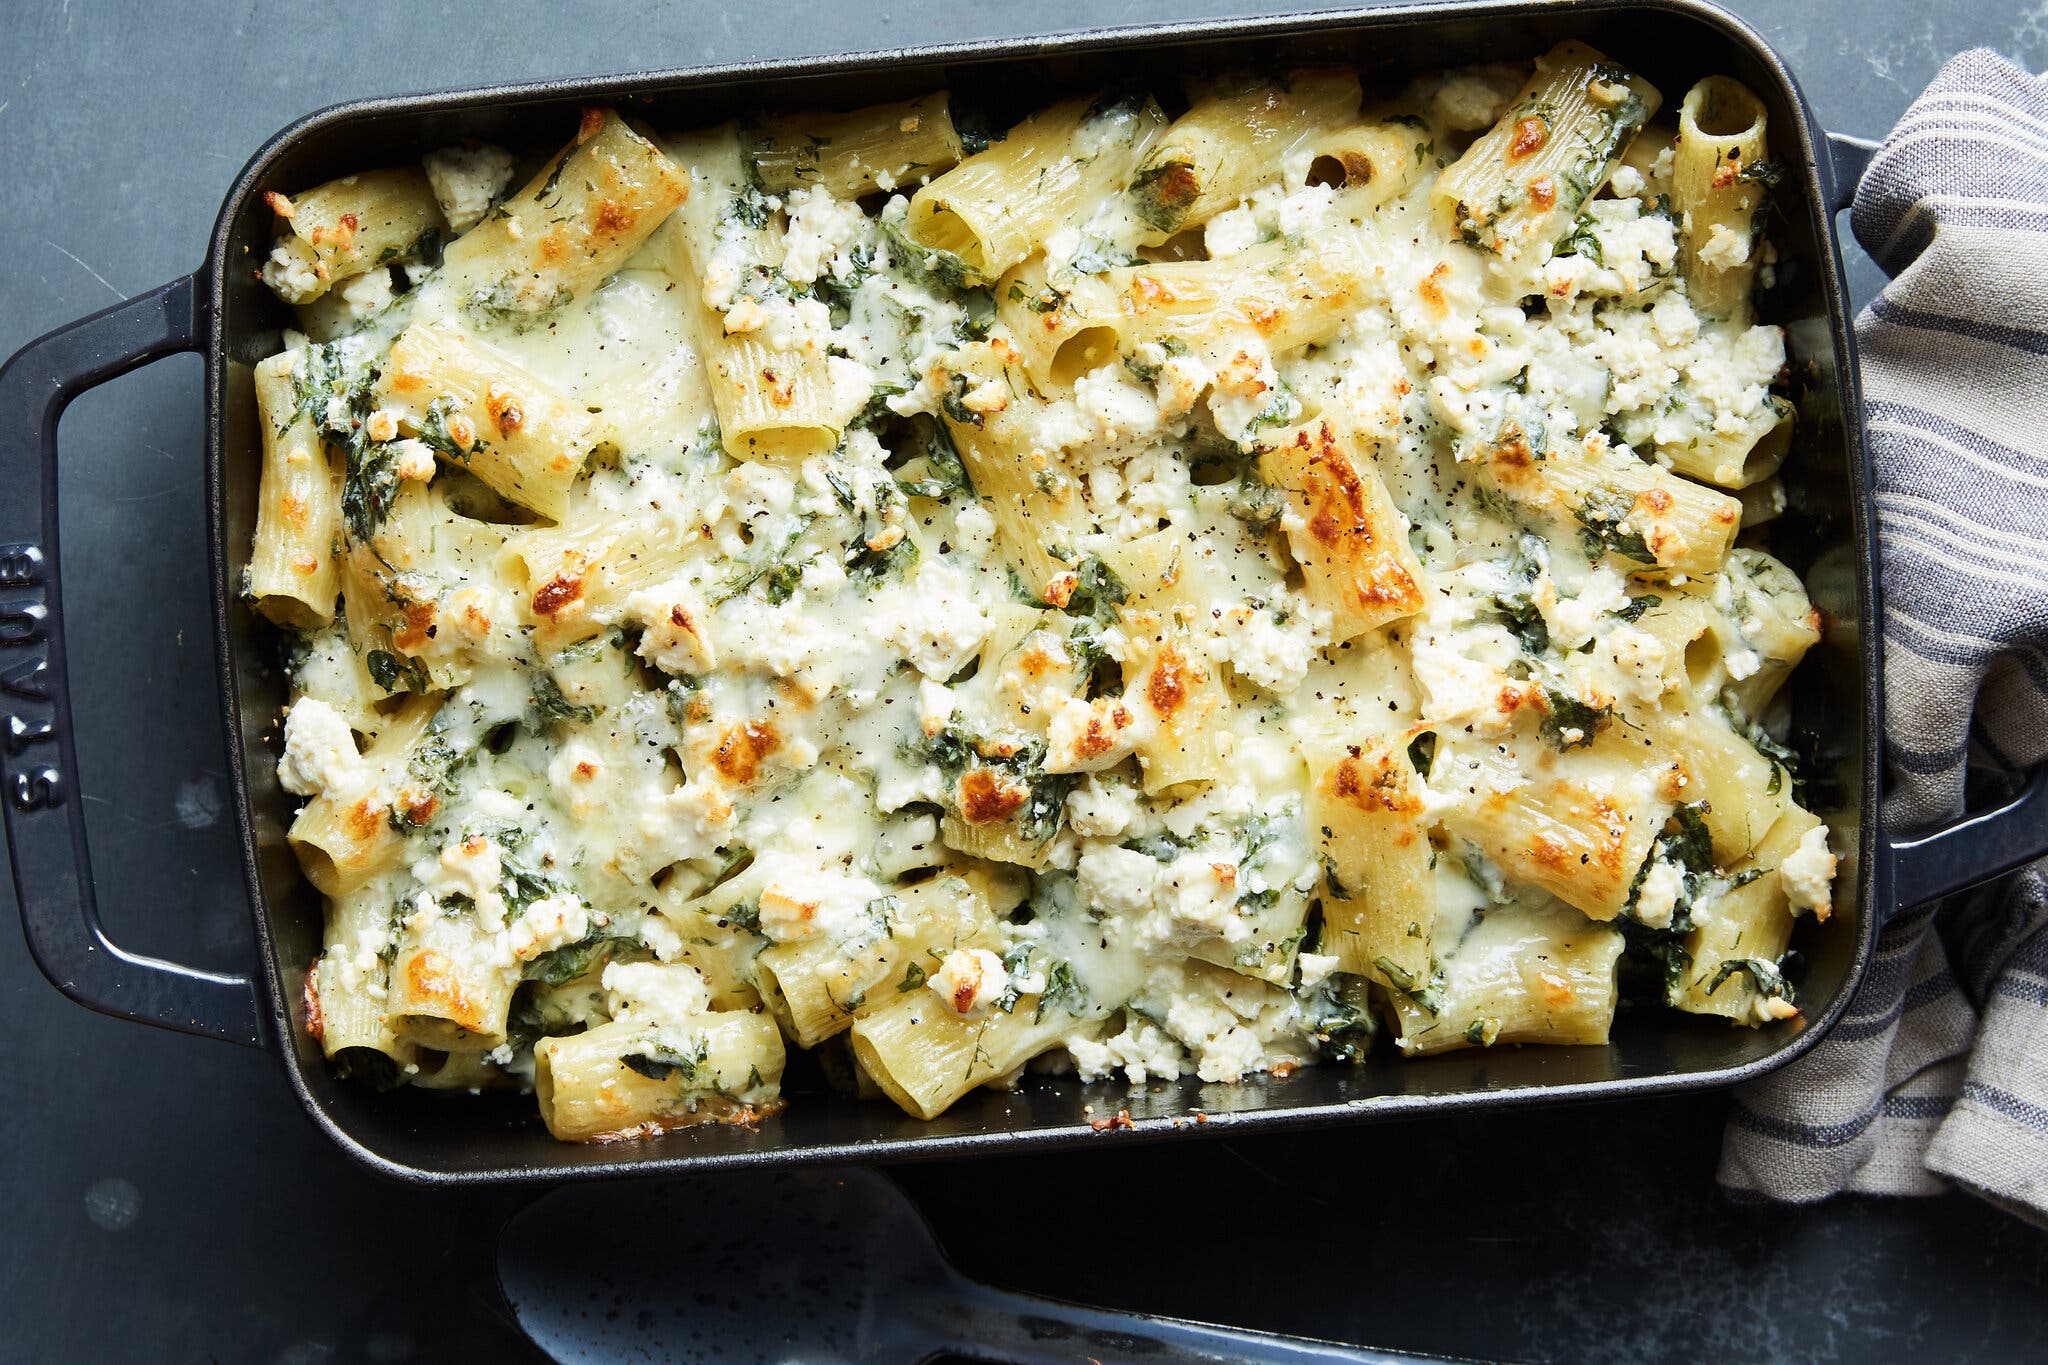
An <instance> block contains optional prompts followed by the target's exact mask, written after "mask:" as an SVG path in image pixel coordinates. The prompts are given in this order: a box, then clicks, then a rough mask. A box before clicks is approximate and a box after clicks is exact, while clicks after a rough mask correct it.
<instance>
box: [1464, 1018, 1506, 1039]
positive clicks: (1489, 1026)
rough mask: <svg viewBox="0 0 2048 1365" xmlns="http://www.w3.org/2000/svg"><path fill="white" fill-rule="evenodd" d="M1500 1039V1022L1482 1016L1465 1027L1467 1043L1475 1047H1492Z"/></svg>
mask: <svg viewBox="0 0 2048 1365" xmlns="http://www.w3.org/2000/svg"><path fill="white" fill-rule="evenodd" d="M1499 1037H1500V1020H1498V1019H1495V1018H1493V1017H1491V1016H1482V1017H1480V1018H1478V1019H1474V1020H1473V1021H1472V1022H1471V1023H1469V1024H1467V1025H1465V1041H1466V1042H1468V1043H1471V1044H1472V1045H1473V1046H1475V1047H1492V1046H1493V1044H1494V1042H1495V1040H1496V1039H1498V1038H1499Z"/></svg>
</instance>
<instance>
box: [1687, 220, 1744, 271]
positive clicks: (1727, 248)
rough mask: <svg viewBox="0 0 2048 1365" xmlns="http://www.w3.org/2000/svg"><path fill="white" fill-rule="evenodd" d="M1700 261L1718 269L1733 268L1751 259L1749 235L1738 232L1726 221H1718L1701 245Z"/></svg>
mask: <svg viewBox="0 0 2048 1365" xmlns="http://www.w3.org/2000/svg"><path fill="white" fill-rule="evenodd" d="M1699 259H1700V263H1701V264H1703V265H1708V266H1712V267H1713V268H1714V269H1716V270H1733V269H1734V268H1735V267H1736V266H1738V265H1742V264H1744V263H1745V262H1747V261H1748V260H1749V235H1748V234H1747V233H1742V232H1736V231H1735V230H1734V229H1732V228H1730V227H1729V226H1728V225H1727V224H1726V223H1716V224H1714V226H1713V230H1712V231H1710V232H1708V233H1707V240H1706V242H1705V243H1704V244H1703V245H1702V246H1701V247H1700V251H1699Z"/></svg>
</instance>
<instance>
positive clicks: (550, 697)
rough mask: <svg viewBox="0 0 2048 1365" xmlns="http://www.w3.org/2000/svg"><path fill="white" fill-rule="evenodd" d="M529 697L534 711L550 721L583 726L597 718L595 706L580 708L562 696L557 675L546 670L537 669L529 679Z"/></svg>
mask: <svg viewBox="0 0 2048 1365" xmlns="http://www.w3.org/2000/svg"><path fill="white" fill-rule="evenodd" d="M528 683H529V685H528V696H529V697H530V698H531V700H532V702H533V706H534V709H535V710H537V711H539V712H540V713H541V715H542V716H544V717H546V718H547V719H548V720H560V721H567V722H569V723H570V724H572V725H581V724H583V723H585V722H587V721H590V720H593V719H595V718H596V716H597V708H596V707H595V706H578V705H577V704H576V703H574V702H572V701H570V700H569V699H568V698H567V697H564V696H563V695H562V685H561V684H560V683H558V682H556V681H555V675H554V674H552V673H550V672H549V671H548V670H546V669H545V668H537V669H535V670H534V671H533V672H532V673H531V674H530V675H529V679H528Z"/></svg>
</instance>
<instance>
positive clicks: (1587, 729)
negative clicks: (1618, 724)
mask: <svg viewBox="0 0 2048 1365" xmlns="http://www.w3.org/2000/svg"><path fill="white" fill-rule="evenodd" d="M1543 700H1544V714H1543V725H1542V727H1541V731H1542V735H1543V737H1544V738H1545V739H1547V740H1549V741H1550V742H1551V744H1552V745H1554V746H1556V748H1557V750H1558V751H1559V752H1560V753H1563V752H1566V751H1568V750H1572V749H1578V748H1583V747H1584V746H1586V745H1588V744H1591V743H1592V742H1593V737H1594V736H1595V735H1597V734H1599V733H1600V732H1601V731H1602V730H1603V729H1605V728H1606V727H1607V723H1608V722H1609V721H1611V720H1613V719H1614V708H1613V707H1612V706H1597V707H1596V706H1588V705H1586V703H1584V702H1582V701H1580V700H1579V699H1578V698H1577V697H1574V696H1572V695H1571V694H1570V693H1567V692H1559V691H1558V690H1556V689H1555V688H1550V687H1546V688H1544V689H1543ZM1574 735H1576V738H1574Z"/></svg>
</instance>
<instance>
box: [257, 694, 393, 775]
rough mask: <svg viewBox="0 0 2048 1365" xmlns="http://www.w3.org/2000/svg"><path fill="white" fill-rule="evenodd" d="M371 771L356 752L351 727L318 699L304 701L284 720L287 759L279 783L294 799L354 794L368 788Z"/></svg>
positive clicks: (281, 762)
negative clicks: (344, 793)
mask: <svg viewBox="0 0 2048 1365" xmlns="http://www.w3.org/2000/svg"><path fill="white" fill-rule="evenodd" d="M369 777H370V770H369V767H368V765H367V764H365V763H364V762H363V758H362V755H361V754H359V753H357V752H356V737H355V735H354V733H353V732H352V731H351V730H350V729H349V724H348V722H347V721H346V720H344V719H342V716H341V713H340V712H338V711H336V710H335V709H334V708H333V707H332V706H329V705H328V704H327V703H326V702H324V701H321V700H320V699H319V698H318V697H300V698H299V699H298V700H297V701H295V702H293V703H292V708H291V710H290V711H288V712H286V713H285V718H284V755H283V756H282V757H281V758H279V759H278V760H277V781H278V785H280V786H282V787H283V788H284V789H285V790H286V791H288V792H290V793H291V794H292V795H294V796H318V795H320V794H321V793H322V792H327V791H333V792H352V791H355V790H356V789H358V788H360V787H362V786H364V785H365V784H366V783H367V782H368V781H369Z"/></svg>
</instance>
